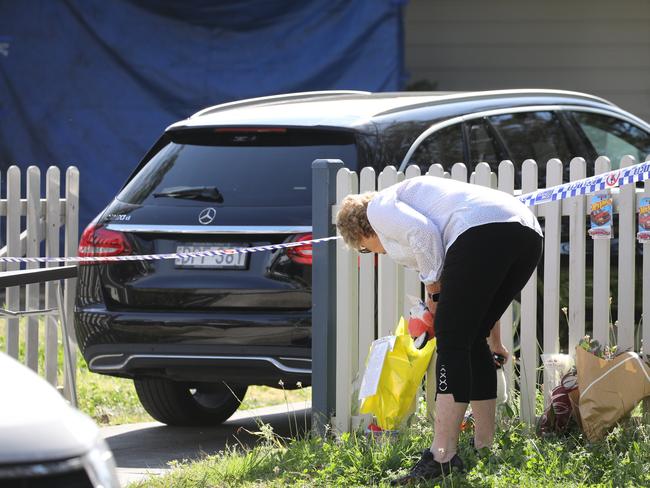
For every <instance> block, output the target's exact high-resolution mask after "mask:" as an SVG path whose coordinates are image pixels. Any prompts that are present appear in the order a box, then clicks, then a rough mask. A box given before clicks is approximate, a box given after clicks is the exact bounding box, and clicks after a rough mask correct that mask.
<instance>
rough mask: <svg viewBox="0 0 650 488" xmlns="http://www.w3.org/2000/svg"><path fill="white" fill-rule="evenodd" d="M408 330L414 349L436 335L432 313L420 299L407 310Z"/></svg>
mask: <svg viewBox="0 0 650 488" xmlns="http://www.w3.org/2000/svg"><path fill="white" fill-rule="evenodd" d="M408 332H409V335H410V336H411V337H412V338H413V343H414V345H415V348H416V349H422V348H423V347H424V345H425V344H426V343H427V342H428V341H429V339H432V338H433V337H434V336H435V335H436V334H435V330H434V328H433V314H432V313H431V312H429V309H428V308H427V307H426V305H425V304H424V303H423V302H422V301H420V302H419V303H417V304H416V305H414V306H413V307H412V308H411V310H410V312H409V323H408Z"/></svg>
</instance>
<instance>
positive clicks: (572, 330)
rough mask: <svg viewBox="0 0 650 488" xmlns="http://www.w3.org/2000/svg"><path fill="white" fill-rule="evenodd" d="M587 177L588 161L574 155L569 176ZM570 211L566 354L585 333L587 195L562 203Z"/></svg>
mask: <svg viewBox="0 0 650 488" xmlns="http://www.w3.org/2000/svg"><path fill="white" fill-rule="evenodd" d="M586 176H587V163H586V162H585V160H584V159H583V158H573V160H571V163H570V165H569V179H570V180H571V181H575V180H579V179H582V178H585V177H586ZM564 205H565V206H566V207H567V209H568V213H569V307H568V308H569V310H568V312H567V316H568V321H569V354H572V355H573V354H574V351H575V348H576V346H577V345H578V342H580V339H581V338H582V337H583V336H584V335H585V284H586V245H585V244H586V234H587V232H586V227H585V226H586V219H585V213H586V197H584V196H578V197H574V198H570V199H568V200H566V201H565V202H564Z"/></svg>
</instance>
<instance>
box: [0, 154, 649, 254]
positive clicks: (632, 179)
mask: <svg viewBox="0 0 650 488" xmlns="http://www.w3.org/2000/svg"><path fill="white" fill-rule="evenodd" d="M649 178H650V161H646V162H644V163H639V164H635V165H634V166H628V167H626V168H623V169H620V170H614V171H609V172H607V173H601V174H599V175H595V176H591V177H589V178H583V179H581V180H576V181H571V182H569V183H564V184H561V185H557V186H553V187H551V188H543V189H541V190H537V191H534V192H531V193H527V194H525V195H521V196H519V197H517V198H518V199H519V200H520V201H521V202H523V203H524V204H526V205H528V206H535V205H541V204H543V203H549V202H554V201H558V200H564V199H567V198H571V197H576V196H583V195H589V194H591V193H596V192H599V191H603V190H609V189H611V188H616V187H620V186H624V185H630V184H632V183H636V182H639V181H645V180H647V179H649ZM340 237H341V236H331V237H322V238H319V239H310V240H306V241H294V242H284V243H282V244H269V245H267V246H253V247H237V248H232V249H225V248H217V249H206V250H204V251H192V252H175V253H167V254H140V255H123V256H74V257H26V258H22V257H21V258H18V257H2V256H0V263H79V264H92V263H111V262H124V261H161V260H165V259H188V258H201V257H211V256H228V255H233V254H243V253H253V252H261V251H276V250H279V249H289V248H294V247H306V246H310V245H311V244H317V243H319V242H327V241H332V240H335V239H339V238H340Z"/></svg>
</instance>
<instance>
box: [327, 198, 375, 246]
mask: <svg viewBox="0 0 650 488" xmlns="http://www.w3.org/2000/svg"><path fill="white" fill-rule="evenodd" d="M376 194H377V192H375V191H368V192H365V193H361V194H359V195H348V196H346V197H345V198H344V199H343V200H342V201H341V205H340V206H339V211H338V213H337V214H336V227H337V228H338V230H339V233H340V234H341V236H342V237H343V240H344V241H345V243H346V244H347V245H348V246H350V247H352V248H354V249H359V248H360V247H361V239H363V238H365V237H372V236H374V235H375V231H374V229H373V228H372V226H371V225H370V222H369V221H368V203H369V202H370V200H372V199H373V197H374V196H375V195H376Z"/></svg>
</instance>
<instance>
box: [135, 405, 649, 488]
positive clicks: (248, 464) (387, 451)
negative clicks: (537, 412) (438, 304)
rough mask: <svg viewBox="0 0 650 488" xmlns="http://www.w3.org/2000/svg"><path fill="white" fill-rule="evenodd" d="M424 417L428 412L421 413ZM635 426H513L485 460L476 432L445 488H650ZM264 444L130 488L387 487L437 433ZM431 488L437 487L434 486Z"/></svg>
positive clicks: (266, 436)
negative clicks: (542, 431) (542, 433)
mask: <svg viewBox="0 0 650 488" xmlns="http://www.w3.org/2000/svg"><path fill="white" fill-rule="evenodd" d="M420 412H422V409H420ZM637 420H638V419H632V420H631V421H630V422H632V423H631V424H629V425H628V426H627V427H617V428H616V429H614V431H612V432H611V433H610V434H609V435H608V436H607V438H606V439H605V440H603V441H601V442H598V443H589V442H587V441H586V440H585V438H583V437H582V435H581V434H580V433H579V432H577V431H574V432H571V433H570V434H568V435H566V436H554V437H546V438H540V437H538V436H537V435H536V434H535V433H534V432H531V431H530V430H529V429H528V428H527V427H526V426H525V425H522V424H521V423H518V422H517V421H515V420H512V419H506V421H504V422H503V424H504V425H503V427H502V428H500V429H499V430H498V432H497V436H496V440H495V446H494V448H493V449H492V451H491V452H490V453H489V454H488V455H483V456H481V457H478V456H477V455H476V454H475V452H474V451H473V449H471V448H470V447H469V444H468V442H469V439H470V437H471V435H472V433H471V431H466V432H463V433H462V434H461V441H460V450H459V451H460V454H461V456H462V458H463V459H464V461H465V464H466V467H467V469H468V472H467V473H466V474H455V475H453V476H450V477H448V478H446V479H444V480H442V481H440V482H439V484H438V485H435V486H443V487H503V488H505V487H512V486H518V487H541V486H543V487H549V486H556V487H563V488H564V487H584V486H593V487H623V486H625V487H628V486H629V487H632V486H650V428H649V426H647V425H638V422H636V421H637ZM258 435H259V437H260V441H259V444H258V445H257V446H255V447H253V448H251V449H247V450H243V449H242V448H241V447H238V448H234V447H233V448H229V449H227V450H225V451H223V452H221V453H219V454H216V455H213V456H207V457H205V458H204V459H203V460H201V461H198V462H193V463H189V462H186V463H174V464H172V467H173V468H174V469H173V470H172V472H171V473H170V474H168V475H166V476H161V477H153V478H149V479H147V480H145V481H142V482H140V483H135V484H132V485H129V486H130V488H136V487H137V488H163V487H164V488H181V487H193V488H212V487H215V488H216V487H235V486H237V487H255V488H257V487H307V486H308V487H312V486H323V487H337V486H340V487H350V486H388V482H389V480H390V479H392V478H393V477H395V476H396V475H398V474H401V473H403V472H405V468H406V467H408V466H410V465H412V464H413V463H414V462H415V461H416V460H417V459H418V458H419V455H420V452H421V450H422V449H424V448H425V447H428V446H429V445H430V443H431V438H432V429H431V426H430V424H429V423H428V422H427V421H426V420H425V418H424V415H423V414H422V413H420V414H418V415H416V418H415V420H414V422H413V423H412V425H411V426H410V427H409V428H408V430H407V431H405V432H404V433H402V434H401V435H400V436H399V437H398V438H396V439H386V440H382V439H372V438H368V437H367V436H366V435H364V434H363V433H352V434H343V435H342V436H340V437H338V438H337V437H335V436H326V437H325V438H320V437H313V436H308V437H306V438H302V439H297V440H293V441H286V440H284V439H280V438H279V437H277V436H276V435H274V434H273V432H272V430H271V428H270V426H268V425H262V426H261V427H260V432H259V433H258ZM427 486H434V484H429V485H427Z"/></svg>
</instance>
